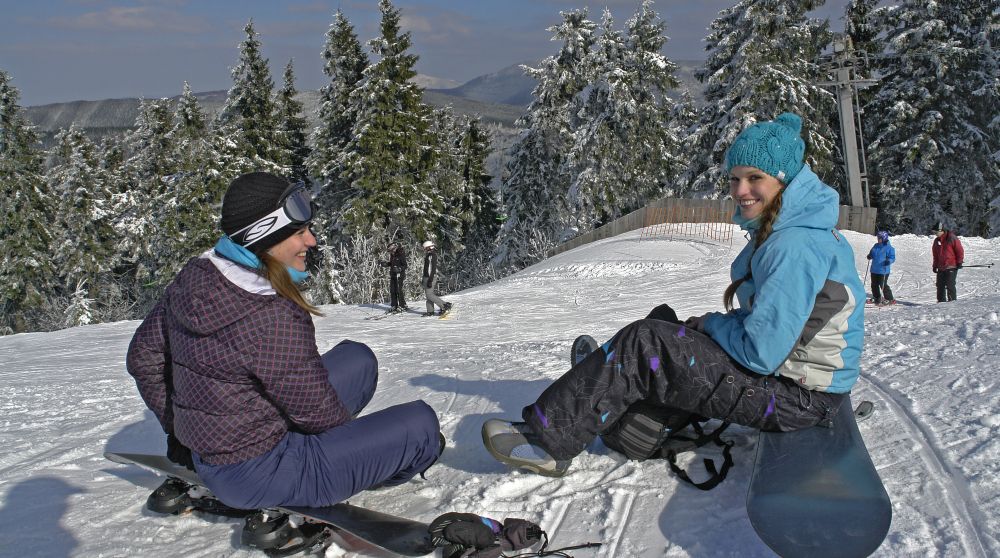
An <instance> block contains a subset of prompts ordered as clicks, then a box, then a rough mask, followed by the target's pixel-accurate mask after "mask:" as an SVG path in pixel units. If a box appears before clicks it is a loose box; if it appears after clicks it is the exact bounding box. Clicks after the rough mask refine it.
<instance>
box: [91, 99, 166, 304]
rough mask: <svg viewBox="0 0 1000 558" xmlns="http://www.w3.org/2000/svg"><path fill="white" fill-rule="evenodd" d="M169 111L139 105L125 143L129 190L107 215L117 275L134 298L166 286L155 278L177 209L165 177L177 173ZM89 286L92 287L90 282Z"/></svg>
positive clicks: (157, 104) (159, 104) (151, 103)
mask: <svg viewBox="0 0 1000 558" xmlns="http://www.w3.org/2000/svg"><path fill="white" fill-rule="evenodd" d="M172 109H173V107H172V106H171V102H170V100H169V99H156V100H142V101H140V103H139V113H138V114H137V115H136V121H135V128H134V129H133V130H132V131H131V132H130V133H129V134H128V135H127V136H126V138H125V140H124V141H125V155H126V160H125V177H126V180H127V183H128V187H127V188H126V189H125V191H124V192H121V193H119V194H116V195H114V197H113V200H114V207H113V210H112V213H113V214H114V215H115V219H114V220H113V226H114V229H115V234H116V236H117V237H118V241H116V242H115V247H116V248H115V250H116V252H117V254H118V258H119V259H120V261H121V263H122V265H123V269H122V270H121V271H120V273H121V274H122V276H123V277H126V278H127V279H126V280H125V281H126V283H127V288H128V290H129V291H130V292H131V293H132V296H133V297H135V298H141V297H142V293H143V292H144V291H145V290H146V289H147V288H149V287H151V286H154V285H157V284H165V280H164V279H165V278H163V277H160V276H159V275H158V273H159V270H160V268H161V267H162V266H163V265H166V264H168V263H169V262H170V253H169V250H168V243H167V242H165V241H164V236H165V234H164V226H165V224H167V223H168V222H169V221H170V216H171V215H173V214H174V213H175V212H176V211H177V210H178V208H177V200H176V192H175V190H174V184H173V182H172V181H171V178H170V177H172V176H173V175H174V174H175V172H176V170H177V166H176V165H177V163H176V161H175V158H174V157H175V154H176V151H175V149H174V146H173V144H172V141H173V140H172V137H171V130H172V129H173V127H174V123H173V110H172ZM167 281H168V280H167ZM89 285H90V287H91V288H93V286H94V285H95V283H94V282H93V281H90V282H89ZM150 296H155V294H151V295H150Z"/></svg>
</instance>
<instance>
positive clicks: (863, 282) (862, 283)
mask: <svg viewBox="0 0 1000 558" xmlns="http://www.w3.org/2000/svg"><path fill="white" fill-rule="evenodd" d="M871 266H872V261H871V260H868V265H866V266H865V278H864V279H862V280H861V288H862V289H863V288H865V282H866V281H868V268H869V267H871Z"/></svg>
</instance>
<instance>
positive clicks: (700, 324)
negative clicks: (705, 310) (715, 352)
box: [684, 314, 708, 333]
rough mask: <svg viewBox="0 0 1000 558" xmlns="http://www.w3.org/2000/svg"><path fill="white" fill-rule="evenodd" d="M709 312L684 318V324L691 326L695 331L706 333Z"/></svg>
mask: <svg viewBox="0 0 1000 558" xmlns="http://www.w3.org/2000/svg"><path fill="white" fill-rule="evenodd" d="M707 317H708V314H702V315H701V316H691V317H690V318H688V319H686V320H684V326H685V327H689V328H691V329H693V330H695V331H700V332H702V333H705V327H704V326H705V319H706V318H707Z"/></svg>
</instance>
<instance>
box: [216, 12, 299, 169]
mask: <svg viewBox="0 0 1000 558" xmlns="http://www.w3.org/2000/svg"><path fill="white" fill-rule="evenodd" d="M243 31H244V32H246V35H247V37H246V39H244V40H243V42H242V43H240V59H239V62H238V63H237V65H236V66H235V67H234V68H233V69H232V77H233V86H232V87H231V88H230V89H229V93H228V94H227V96H226V102H225V104H224V105H223V106H222V109H221V110H220V111H219V114H218V116H217V117H216V120H215V128H216V132H217V133H218V134H219V135H220V136H221V138H222V140H223V141H222V144H221V145H217V146H216V147H217V148H225V151H224V152H223V151H222V150H221V149H220V154H224V156H225V158H226V159H227V160H228V162H229V164H230V165H233V166H234V167H235V168H236V169H237V170H238V172H237V173H236V174H237V175H239V174H241V173H243V172H250V171H268V172H274V173H276V174H279V175H281V174H284V173H285V172H286V171H287V168H285V167H284V166H282V165H281V159H282V157H281V142H280V138H279V137H278V119H277V113H276V111H275V107H274V99H273V91H274V81H273V80H272V79H271V71H270V70H269V69H268V65H267V63H268V62H267V59H266V58H264V56H263V54H262V53H261V43H260V40H259V38H258V34H257V32H256V31H255V30H254V27H253V20H250V21H249V22H248V23H247V24H246V27H244V28H243ZM231 168H232V167H231Z"/></svg>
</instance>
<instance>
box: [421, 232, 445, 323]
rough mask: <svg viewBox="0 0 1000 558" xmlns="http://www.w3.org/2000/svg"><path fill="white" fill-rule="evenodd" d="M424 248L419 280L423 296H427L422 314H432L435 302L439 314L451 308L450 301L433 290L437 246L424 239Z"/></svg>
mask: <svg viewBox="0 0 1000 558" xmlns="http://www.w3.org/2000/svg"><path fill="white" fill-rule="evenodd" d="M423 248H424V273H423V279H421V280H420V286H421V287H423V288H424V296H425V297H426V298H427V311H426V312H424V316H433V315H434V305H435V304H437V306H438V308H440V309H441V310H440V311H439V312H438V315H439V316H443V315H444V314H447V313H448V311H449V310H451V303H450V302H445V301H444V300H442V299H441V297H439V296H438V295H437V293H436V292H435V291H434V281H435V279H436V277H437V246H436V245H435V244H434V241H433V240H425V241H424V244H423Z"/></svg>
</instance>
